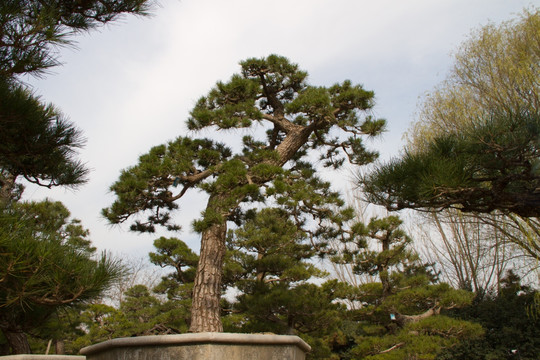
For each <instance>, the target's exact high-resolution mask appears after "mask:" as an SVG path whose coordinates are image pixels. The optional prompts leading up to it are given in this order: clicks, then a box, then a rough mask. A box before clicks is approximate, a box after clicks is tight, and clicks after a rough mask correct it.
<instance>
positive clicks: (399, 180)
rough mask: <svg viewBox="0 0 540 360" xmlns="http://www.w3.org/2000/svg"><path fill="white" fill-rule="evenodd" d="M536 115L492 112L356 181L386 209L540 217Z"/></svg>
mask: <svg viewBox="0 0 540 360" xmlns="http://www.w3.org/2000/svg"><path fill="white" fill-rule="evenodd" d="M539 139H540V117H539V116H538V114H532V113H524V114H507V113H494V114H492V115H491V116H490V117H486V118H481V119H478V121H474V122H472V123H471V124H469V125H463V126H462V127H461V128H460V131H459V133H457V132H455V133H449V134H447V135H444V136H439V137H437V138H435V139H434V140H433V141H432V142H431V143H430V144H429V146H428V147H427V148H426V149H425V150H421V151H418V152H407V153H405V154H404V156H403V157H402V158H400V159H394V160H392V161H390V162H389V163H387V164H383V165H381V166H379V167H378V168H377V169H376V170H375V171H374V172H373V173H371V174H368V175H367V176H365V177H363V178H362V179H361V180H360V183H361V185H362V187H363V189H364V191H365V192H366V193H367V198H368V200H369V201H371V202H374V203H376V204H380V205H384V206H386V207H387V208H388V209H390V210H398V209H404V208H413V209H435V210H439V209H445V208H449V207H456V208H459V209H460V210H461V211H476V212H491V211H493V210H500V211H502V212H512V213H516V214H518V215H521V216H523V217H536V216H539V215H540V212H539V210H538V209H540V192H539V191H538V189H539V188H540V171H539V165H540V163H539V162H538V158H539V156H540V154H539V145H540V143H539Z"/></svg>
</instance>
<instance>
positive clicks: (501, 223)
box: [360, 9, 540, 258]
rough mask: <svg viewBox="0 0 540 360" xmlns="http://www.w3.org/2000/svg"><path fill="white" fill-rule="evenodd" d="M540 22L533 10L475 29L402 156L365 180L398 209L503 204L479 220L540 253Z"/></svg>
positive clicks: (376, 197)
mask: <svg viewBox="0 0 540 360" xmlns="http://www.w3.org/2000/svg"><path fill="white" fill-rule="evenodd" d="M539 29H540V13H539V12H538V10H536V9H532V10H530V11H525V12H524V13H523V14H522V15H521V16H520V17H519V18H518V19H516V20H513V21H508V22H505V23H502V24H500V25H494V24H490V25H487V26H484V27H483V28H481V29H480V30H478V31H476V32H474V33H473V34H472V35H471V39H470V40H468V41H467V42H465V43H464V44H463V45H462V46H461V47H460V48H459V50H458V52H457V54H456V56H455V62H454V63H455V66H454V69H453V70H452V71H451V73H450V75H449V76H448V78H447V80H446V81H444V82H443V83H442V84H441V85H440V86H439V87H437V88H436V89H435V90H433V91H432V92H430V93H429V94H428V95H427V96H426V98H425V99H424V101H423V103H422V104H421V107H420V114H419V118H418V120H417V121H416V122H415V123H414V125H413V126H412V128H411V130H410V132H409V134H408V140H409V141H408V145H407V148H406V151H405V154H404V155H403V157H402V158H399V159H394V160H392V161H390V162H389V163H387V164H383V165H381V166H380V167H379V168H378V169H377V170H376V171H375V172H374V173H373V174H368V175H366V176H364V177H363V178H362V180H361V181H360V182H361V184H363V186H364V187H365V190H366V191H367V193H368V195H367V198H369V199H370V200H372V201H375V202H377V203H379V204H382V205H385V206H386V207H388V208H390V209H401V208H414V209H421V210H429V209H435V210H440V209H444V208H449V207H453V208H456V209H458V210H461V211H473V212H477V213H486V212H494V211H499V212H500V213H502V214H503V216H497V221H496V222H493V221H492V220H490V216H491V215H490V216H486V217H482V216H479V219H480V220H481V221H484V222H486V223H488V224H493V225H494V226H498V227H499V230H500V231H503V228H504V227H507V228H513V229H519V232H520V234H519V235H518V234H517V233H513V234H512V235H510V234H507V235H508V236H507V239H511V241H512V242H514V243H517V244H519V245H520V246H521V247H522V248H523V249H524V250H525V251H526V252H527V253H528V254H530V255H532V256H534V257H536V258H538V243H539V237H538V232H537V231H536V230H537V229H536V227H535V224H536V223H537V217H538V209H539V208H540V207H539V206H538V205H539V198H538V194H539V193H538V191H537V189H538V188H539V186H540V184H539V182H540V180H539V176H540V174H539V172H538V169H539V167H538V166H539V164H538V145H539V143H538V135H539V130H538V129H539V121H540V120H539V115H538V114H540V112H539V111H540V109H539V106H538V105H539V104H540V101H539V91H538V90H539V89H538V84H539V83H540V82H539V79H540V45H539V44H540V37H539V36H540V35H539V34H540V32H539ZM454 214H456V212H454ZM456 220H458V219H456Z"/></svg>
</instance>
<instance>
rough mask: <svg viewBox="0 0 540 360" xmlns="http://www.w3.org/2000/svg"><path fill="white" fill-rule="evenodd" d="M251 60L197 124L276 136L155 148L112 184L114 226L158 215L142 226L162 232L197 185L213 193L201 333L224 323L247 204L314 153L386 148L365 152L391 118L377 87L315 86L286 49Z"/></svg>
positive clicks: (197, 326) (202, 226)
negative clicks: (235, 238) (379, 114)
mask: <svg viewBox="0 0 540 360" xmlns="http://www.w3.org/2000/svg"><path fill="white" fill-rule="evenodd" d="M241 67H242V71H241V73H240V74H237V75H234V76H233V77H232V78H231V79H230V80H229V81H228V82H226V83H223V82H218V83H217V85H216V87H215V88H214V89H212V90H211V91H210V93H209V94H208V95H207V96H205V97H202V98H201V99H200V100H199V101H198V102H197V104H196V106H195V108H194V109H193V110H192V112H191V117H190V118H189V120H188V122H187V125H188V128H189V129H190V130H201V129H214V130H216V131H218V130H224V129H238V130H240V131H241V132H242V133H244V134H245V133H247V131H246V130H245V129H250V133H251V134H257V133H258V131H257V129H261V128H264V129H265V130H266V137H264V136H263V137H262V138H263V139H256V138H255V137H254V136H244V138H243V140H242V143H243V148H242V150H241V151H240V152H237V153H234V152H233V150H231V148H229V147H227V146H226V145H225V144H223V143H218V142H215V141H213V140H209V139H193V138H189V137H179V138H177V139H176V140H174V141H171V142H169V143H168V144H165V145H160V146H157V147H154V148H152V149H151V150H150V152H149V153H148V154H145V155H143V156H141V157H140V159H139V164H137V165H136V166H134V167H131V168H128V169H127V170H125V171H123V172H122V174H121V176H120V179H119V180H118V181H117V182H116V183H115V184H114V185H113V186H112V187H111V190H112V191H113V192H114V193H115V194H116V196H117V198H116V201H115V202H114V203H113V204H112V205H111V206H110V207H109V208H107V209H104V215H105V216H106V217H107V218H108V219H109V220H110V221H111V222H112V223H120V222H123V221H125V220H127V219H128V218H129V217H131V216H132V215H141V214H142V213H149V216H148V217H147V219H146V220H144V221H141V220H135V222H134V223H133V225H132V230H136V231H153V230H154V227H155V225H156V224H159V225H162V226H166V227H168V228H169V229H177V228H178V227H177V226H176V225H174V224H172V223H171V222H170V220H171V216H170V211H172V210H174V209H176V208H177V207H178V205H177V203H176V202H177V200H179V199H180V198H181V197H182V196H183V195H184V194H185V193H186V192H187V191H188V190H189V189H193V188H196V189H201V190H204V191H205V192H207V193H208V195H209V198H208V203H207V206H206V209H205V211H204V212H203V214H202V218H201V219H200V220H198V221H196V222H195V225H194V227H195V229H196V230H197V231H199V232H201V234H202V239H201V253H200V260H199V264H198V268H197V275H196V278H195V285H194V291H193V307H192V319H191V329H190V330H191V331H192V332H205V331H212V332H216V331H221V330H222V325H221V321H220V308H219V298H220V293H221V287H220V285H221V276H222V265H223V257H224V254H225V250H226V248H225V240H226V230H227V221H236V222H240V221H241V220H242V212H241V209H242V207H241V204H242V203H245V202H250V201H264V199H265V196H267V194H265V190H266V185H270V183H272V182H273V181H274V186H273V187H272V188H273V189H275V180H278V179H284V178H288V179H291V176H293V173H294V174H296V175H298V174H300V173H301V171H302V170H301V169H305V170H306V171H312V170H308V169H313V168H314V167H313V166H311V165H310V164H309V163H310V162H312V161H314V160H315V161H317V159H316V157H314V156H313V153H312V152H318V153H319V154H320V160H322V164H324V165H325V166H327V167H333V168H339V167H340V166H342V165H343V164H344V162H345V160H346V159H347V158H348V160H349V161H350V162H352V163H356V164H364V163H368V162H371V161H373V160H374V159H375V158H376V156H377V154H376V153H375V152H370V151H367V150H366V149H365V147H364V145H363V143H362V137H363V136H365V135H368V136H375V135H378V134H380V133H381V132H382V131H383V128H384V125H385V122H384V120H376V119H373V118H372V117H371V116H369V115H368V114H367V111H369V109H371V107H372V106H373V92H371V91H366V90H364V89H363V88H362V87H361V86H360V85H352V84H351V82H350V81H344V82H343V83H341V84H336V85H334V86H331V87H328V88H326V87H315V86H310V85H308V84H307V83H306V78H307V73H306V72H303V71H300V70H299V69H298V66H297V65H296V64H292V63H290V62H289V60H288V59H286V58H284V57H280V56H276V55H271V56H268V57H267V58H262V59H254V58H253V59H248V60H246V61H244V62H242V63H241ZM256 126H257V127H256ZM281 183H282V184H284V183H285V182H281ZM177 187H178V191H177V193H174V191H175V188H177Z"/></svg>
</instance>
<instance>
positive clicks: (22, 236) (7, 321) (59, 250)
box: [0, 201, 122, 351]
mask: <svg viewBox="0 0 540 360" xmlns="http://www.w3.org/2000/svg"><path fill="white" fill-rule="evenodd" d="M68 217H69V212H68V211H67V210H66V208H65V207H64V206H63V205H62V204H60V203H53V202H48V201H45V202H42V203H23V204H14V205H13V206H12V207H11V209H10V210H5V211H3V212H2V213H1V214H0V221H1V224H0V252H1V253H2V254H3V255H2V258H3V259H2V262H1V263H0V280H1V281H0V304H1V306H0V310H1V311H0V329H1V330H2V332H4V334H6V333H16V332H20V331H29V330H32V329H34V328H37V327H39V326H40V324H41V323H42V322H43V321H45V320H46V319H47V318H49V317H50V316H51V315H52V314H53V313H54V312H55V311H57V310H58V309H60V308H62V307H66V306H72V305H74V304H77V303H81V302H85V301H88V300H91V299H94V298H96V297H99V296H100V295H101V294H102V293H103V292H104V291H105V290H106V289H107V288H108V287H109V286H110V285H111V284H112V283H113V282H114V281H115V280H117V279H118V278H119V277H120V276H121V274H122V269H121V267H120V265H119V263H118V262H117V261H115V260H113V259H111V258H110V257H109V256H108V255H106V254H102V255H100V256H99V257H94V256H93V253H94V251H95V249H94V248H92V247H91V246H90V243H89V241H88V240H87V239H86V236H87V235H88V232H87V231H86V230H84V229H83V228H82V227H81V226H80V224H79V223H78V222H71V223H69V222H68ZM13 350H14V351H17V349H13Z"/></svg>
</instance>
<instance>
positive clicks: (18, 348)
mask: <svg viewBox="0 0 540 360" xmlns="http://www.w3.org/2000/svg"><path fill="white" fill-rule="evenodd" d="M2 333H3V334H4V336H5V338H6V340H7V342H8V344H9V346H10V347H11V352H12V353H13V354H31V353H32V350H31V349H30V344H28V339H27V337H26V334H25V333H24V332H22V331H18V330H8V329H2Z"/></svg>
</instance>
